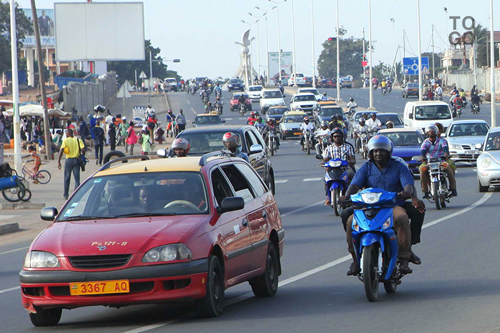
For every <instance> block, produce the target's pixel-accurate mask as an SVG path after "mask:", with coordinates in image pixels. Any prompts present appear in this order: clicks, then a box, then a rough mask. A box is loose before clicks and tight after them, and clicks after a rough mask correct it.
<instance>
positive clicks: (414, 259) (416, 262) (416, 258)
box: [408, 252, 422, 265]
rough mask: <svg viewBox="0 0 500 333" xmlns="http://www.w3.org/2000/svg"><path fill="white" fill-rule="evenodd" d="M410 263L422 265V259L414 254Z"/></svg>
mask: <svg viewBox="0 0 500 333" xmlns="http://www.w3.org/2000/svg"><path fill="white" fill-rule="evenodd" d="M408 261H409V262H411V263H412V264H415V265H421V264H422V260H420V258H419V257H418V256H417V255H416V254H415V253H413V252H412V253H411V256H410V260H408Z"/></svg>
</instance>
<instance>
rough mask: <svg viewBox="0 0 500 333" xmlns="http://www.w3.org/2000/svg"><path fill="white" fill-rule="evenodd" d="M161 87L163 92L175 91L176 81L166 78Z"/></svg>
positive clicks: (172, 78)
mask: <svg viewBox="0 0 500 333" xmlns="http://www.w3.org/2000/svg"><path fill="white" fill-rule="evenodd" d="M163 86H164V88H163V89H164V90H165V91H167V90H168V91H177V90H178V86H177V80H176V79H175V77H167V78H165V79H164V80H163Z"/></svg>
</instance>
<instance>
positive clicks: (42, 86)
mask: <svg viewBox="0 0 500 333" xmlns="http://www.w3.org/2000/svg"><path fill="white" fill-rule="evenodd" d="M31 12H32V13H33V26H34V27H33V28H34V29H35V39H36V57H37V59H38V74H39V75H38V82H39V84H40V90H41V91H42V105H43V132H44V137H45V156H46V159H47V160H53V159H54V155H53V154H52V144H51V143H52V139H51V137H50V128H49V112H48V111H47V107H48V106H47V92H46V91H45V76H44V72H43V70H44V68H43V67H44V66H43V58H42V44H41V43H40V29H39V27H38V14H37V13H36V5H35V0H31ZM46 60H47V63H48V62H49V59H48V58H47V59H46Z"/></svg>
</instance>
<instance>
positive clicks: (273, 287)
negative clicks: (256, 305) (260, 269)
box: [250, 241, 280, 298]
mask: <svg viewBox="0 0 500 333" xmlns="http://www.w3.org/2000/svg"><path fill="white" fill-rule="evenodd" d="M279 271H280V264H279V258H278V251H277V249H276V246H275V245H274V243H273V242H271V241H268V247H267V259H266V269H265V270H264V274H262V275H261V276H259V277H258V278H256V279H254V280H252V281H251V282H250V286H252V291H253V293H254V295H255V296H256V297H260V298H264V297H273V296H274V295H276V292H278V277H279Z"/></svg>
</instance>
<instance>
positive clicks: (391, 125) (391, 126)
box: [385, 120, 394, 128]
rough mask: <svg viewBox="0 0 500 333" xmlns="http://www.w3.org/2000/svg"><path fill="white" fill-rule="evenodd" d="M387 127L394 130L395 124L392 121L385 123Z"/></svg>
mask: <svg viewBox="0 0 500 333" xmlns="http://www.w3.org/2000/svg"><path fill="white" fill-rule="evenodd" d="M385 127H386V128H394V123H393V122H392V121H390V120H388V121H387V122H386V123H385Z"/></svg>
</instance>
